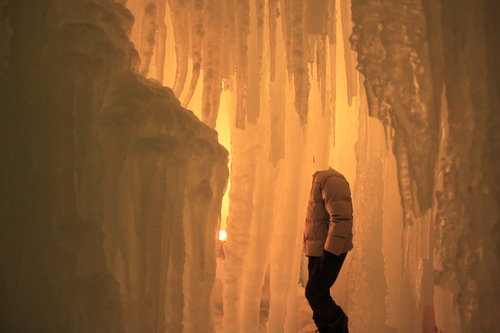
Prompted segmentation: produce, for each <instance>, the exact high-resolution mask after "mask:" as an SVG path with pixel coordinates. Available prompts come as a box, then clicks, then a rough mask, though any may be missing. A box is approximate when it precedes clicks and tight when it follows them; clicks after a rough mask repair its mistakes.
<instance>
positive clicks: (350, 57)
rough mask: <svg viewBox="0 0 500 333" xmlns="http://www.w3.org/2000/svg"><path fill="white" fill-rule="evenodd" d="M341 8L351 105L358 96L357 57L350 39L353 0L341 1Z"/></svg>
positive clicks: (348, 92)
mask: <svg viewBox="0 0 500 333" xmlns="http://www.w3.org/2000/svg"><path fill="white" fill-rule="evenodd" d="M340 8H341V12H342V15H341V22H342V31H343V32H344V36H343V37H344V38H343V40H344V60H345V74H346V77H347V95H348V97H349V104H351V103H352V99H353V97H354V96H356V94H357V90H358V88H357V84H358V81H357V79H356V75H357V72H356V55H355V53H354V52H353V50H352V49H351V42H350V37H351V33H352V14H351V0H344V1H340Z"/></svg>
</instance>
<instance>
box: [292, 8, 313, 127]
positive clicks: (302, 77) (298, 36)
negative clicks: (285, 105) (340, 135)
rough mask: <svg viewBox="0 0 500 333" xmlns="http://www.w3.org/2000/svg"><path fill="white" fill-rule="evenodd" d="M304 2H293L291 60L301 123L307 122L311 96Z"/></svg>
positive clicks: (297, 108)
mask: <svg viewBox="0 0 500 333" xmlns="http://www.w3.org/2000/svg"><path fill="white" fill-rule="evenodd" d="M304 11H305V8H304V2H303V1H302V0H293V1H292V2H291V22H290V24H291V28H290V30H291V31H290V33H291V37H292V45H291V46H292V49H291V53H292V54H291V60H292V64H293V81H294V86H295V100H294V105H295V111H296V112H297V113H298V114H299V118H300V123H301V124H305V123H307V108H308V101H307V100H308V98H309V69H308V66H307V56H306V49H307V48H306V46H307V45H306V42H307V41H306V36H305V29H304V28H305V27H304V24H305V23H304Z"/></svg>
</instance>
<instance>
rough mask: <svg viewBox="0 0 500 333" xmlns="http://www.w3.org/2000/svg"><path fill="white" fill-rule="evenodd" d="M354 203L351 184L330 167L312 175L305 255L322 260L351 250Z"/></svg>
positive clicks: (305, 230) (305, 228)
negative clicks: (324, 257)
mask: <svg viewBox="0 0 500 333" xmlns="http://www.w3.org/2000/svg"><path fill="white" fill-rule="evenodd" d="M352 247H353V245H352V201H351V191H350V189H349V183H348V182H347V180H346V179H345V177H344V176H343V175H342V174H341V173H339V172H338V171H336V170H334V169H332V168H330V169H328V170H321V171H318V172H316V173H314V175H313V182H312V187H311V194H310V199H309V202H308V205H307V215H306V223H305V227H304V253H305V255H306V256H312V257H321V256H322V255H323V250H327V251H328V252H331V253H333V254H336V255H340V254H342V253H346V252H348V251H350V250H351V249H352Z"/></svg>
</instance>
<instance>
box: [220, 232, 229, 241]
mask: <svg viewBox="0 0 500 333" xmlns="http://www.w3.org/2000/svg"><path fill="white" fill-rule="evenodd" d="M219 240H220V241H222V242H225V241H226V240H227V232H226V230H220V231H219Z"/></svg>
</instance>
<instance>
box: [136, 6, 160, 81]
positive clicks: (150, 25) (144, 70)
mask: <svg viewBox="0 0 500 333" xmlns="http://www.w3.org/2000/svg"><path fill="white" fill-rule="evenodd" d="M157 16H158V15H157V8H156V4H155V3H154V2H149V3H148V4H146V5H145V6H144V15H143V16H142V26H141V32H142V33H141V44H140V52H139V55H140V57H141V67H140V68H139V73H141V74H142V75H147V74H148V72H149V66H150V65H151V58H152V57H153V49H154V47H155V44H156V41H155V37H156V24H157V21H156V20H157Z"/></svg>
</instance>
